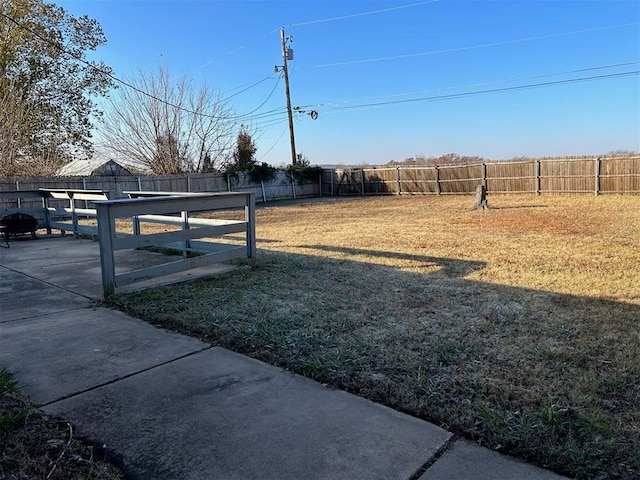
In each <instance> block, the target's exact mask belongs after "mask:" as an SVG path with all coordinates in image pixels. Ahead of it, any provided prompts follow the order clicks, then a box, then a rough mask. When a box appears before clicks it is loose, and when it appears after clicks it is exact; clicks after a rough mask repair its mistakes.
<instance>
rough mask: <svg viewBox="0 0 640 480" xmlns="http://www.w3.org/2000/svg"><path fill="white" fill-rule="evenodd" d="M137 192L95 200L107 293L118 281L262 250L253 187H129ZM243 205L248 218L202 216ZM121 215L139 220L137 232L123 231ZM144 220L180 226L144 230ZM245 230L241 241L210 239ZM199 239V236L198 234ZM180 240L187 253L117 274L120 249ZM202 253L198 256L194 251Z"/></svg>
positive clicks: (249, 255)
mask: <svg viewBox="0 0 640 480" xmlns="http://www.w3.org/2000/svg"><path fill="white" fill-rule="evenodd" d="M129 193H130V195H131V197H132V198H127V199H118V200H103V201H97V202H95V204H96V206H97V210H98V240H99V242H100V262H101V266H102V286H103V289H104V295H105V296H108V295H110V294H111V293H113V292H115V291H116V289H117V288H118V287H122V286H125V285H129V284H131V283H135V282H139V281H141V280H147V279H151V278H154V279H155V278H158V277H163V276H166V275H171V274H174V273H179V272H183V271H185V270H189V269H194V268H199V267H204V266H207V265H213V264H216V263H221V262H226V261H229V260H232V259H234V258H246V259H249V260H250V261H251V262H252V264H253V263H254V262H255V256H256V234H255V196H254V194H253V193H240V192H234V193H188V192H177V193H174V194H171V195H170V196H165V195H160V196H158V195H155V194H153V193H150V192H129ZM233 208H243V209H244V219H243V220H226V219H216V218H202V217H198V215H202V214H206V213H211V212H215V211H220V210H225V209H233ZM116 219H126V220H127V221H131V224H132V225H133V231H132V232H131V233H132V234H129V233H124V232H122V231H120V232H118V231H117V229H116ZM141 222H153V223H162V224H165V225H178V226H179V229H177V230H174V231H164V232H151V233H143V232H142V231H141V229H140V223H141ZM237 233H243V234H244V239H243V240H242V241H241V242H239V241H238V240H237V239H233V240H231V241H229V242H221V241H217V242H216V241H210V240H211V239H214V240H215V239H222V238H223V237H225V236H227V235H229V234H237ZM196 239H199V240H196ZM176 245H179V247H178V248H181V249H182V251H183V258H182V259H181V260H178V261H175V260H173V259H170V257H167V258H168V259H170V260H169V261H168V262H166V263H163V264H161V265H155V266H151V267H145V268H141V269H137V270H130V271H127V272H124V273H118V274H116V263H115V260H116V256H115V252H117V251H119V250H125V249H133V250H135V249H139V248H141V247H150V246H159V247H174V246H176ZM190 253H196V254H197V256H190V255H189V254H190Z"/></svg>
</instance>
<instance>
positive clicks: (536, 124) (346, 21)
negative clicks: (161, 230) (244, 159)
mask: <svg viewBox="0 0 640 480" xmlns="http://www.w3.org/2000/svg"><path fill="white" fill-rule="evenodd" d="M56 3H57V4H58V5H60V6H62V7H64V8H65V9H67V10H68V11H69V12H70V13H72V14H74V15H80V14H87V15H89V16H90V17H92V18H95V19H96V20H97V21H98V22H99V23H100V24H101V26H102V28H103V30H104V32H105V35H106V37H107V45H106V46H104V47H101V48H100V49H99V50H98V51H97V53H96V54H95V57H97V58H100V59H103V60H104V61H105V62H106V63H107V64H108V65H110V66H111V67H112V68H113V69H114V73H115V75H116V76H118V77H121V78H131V76H132V75H133V74H134V73H135V72H136V70H138V69H139V68H145V69H148V68H151V69H155V68H156V67H157V66H159V65H160V64H166V65H167V66H168V67H169V68H170V70H171V73H172V74H173V75H176V76H178V75H183V74H184V75H188V76H189V77H191V78H192V79H193V81H194V82H196V83H200V82H205V83H207V84H208V85H209V86H210V87H212V88H214V89H216V90H218V91H219V92H220V94H221V95H222V97H228V96H230V95H234V94H235V96H233V97H232V98H231V99H230V100H229V102H230V105H231V106H232V107H233V109H234V111H235V113H236V114H238V115H245V114H247V113H248V112H253V111H254V110H256V109H258V110H257V111H255V113H254V114H252V115H247V116H246V117H243V118H244V122H245V123H246V124H248V125H249V127H250V128H251V130H252V131H255V134H254V139H255V140H256V144H257V147H258V151H257V157H258V160H260V161H266V162H269V163H271V164H274V165H278V164H284V163H287V162H289V161H290V159H291V154H290V147H289V145H290V143H289V131H288V123H287V116H286V104H285V93H284V82H283V80H282V78H281V75H280V74H276V73H274V72H273V66H274V65H276V64H277V65H281V64H282V57H281V43H280V28H281V27H284V28H285V33H286V36H287V37H288V36H293V41H292V42H291V43H290V44H289V45H290V46H291V47H292V48H293V50H294V60H293V61H291V62H289V73H290V84H291V101H292V104H293V106H299V107H301V108H302V109H305V110H316V111H317V112H318V118H317V119H316V120H313V119H311V117H310V116H309V115H305V114H297V115H295V121H294V127H295V138H296V148H297V151H298V152H301V153H303V154H304V155H305V156H307V157H308V158H309V160H310V161H311V163H313V164H339V163H342V164H356V165H357V164H362V163H371V164H383V163H386V162H388V161H390V160H402V159H404V158H406V157H411V156H415V155H424V156H437V155H441V154H444V153H449V152H457V153H460V154H464V155H480V156H483V157H485V158H489V159H505V158H512V157H516V156H562V155H591V154H603V153H607V152H609V151H612V150H640V76H638V75H637V74H633V75H625V73H626V72H637V71H638V70H640V2H637V1H636V0H600V1H598V0H593V1H577V0H572V1H564V0H536V1H529V0H497V1H487V0H471V1H466V0H438V1H419V0H406V1H403V0H392V1H387V0H373V1H369V0H341V1H333V0H327V1H311V0H289V1H278V2H276V1H268V0H262V1H261V0H254V1H241V0H198V1H195V0H193V1H192V0H91V1H86V0H60V1H57V2H56ZM602 76H607V77H606V78H600V79H593V80H588V81H584V80H582V79H586V78H588V77H602ZM573 80H578V81H573ZM554 82H563V83H556V84H554V85H546V86H539V87H527V86H532V85H536V84H548V83H554ZM254 84H255V86H252V85H254ZM250 86H252V87H251V88H248V89H247V90H245V91H243V92H241V93H240V91H241V90H242V89H245V88H247V87H250ZM521 87H527V88H521ZM483 92H484V93H483ZM258 107H260V108H258Z"/></svg>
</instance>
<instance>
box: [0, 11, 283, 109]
mask: <svg viewBox="0 0 640 480" xmlns="http://www.w3.org/2000/svg"><path fill="white" fill-rule="evenodd" d="M0 15H1V16H2V17H4V18H6V19H7V20H9V21H10V22H12V23H14V24H15V25H17V26H18V27H19V28H22V29H23V30H26V31H28V32H29V33H31V34H32V35H34V36H36V37H37V38H39V39H40V40H42V41H43V42H45V43H47V44H49V45H51V46H53V47H55V48H56V49H58V50H59V51H60V52H62V53H63V54H65V55H68V56H70V57H72V58H74V59H75V60H77V61H78V62H80V63H82V64H84V65H86V66H88V67H90V68H92V69H94V70H95V71H97V72H99V73H101V74H102V75H105V76H106V77H108V78H110V79H112V80H113V81H114V82H116V83H119V84H120V85H123V86H125V87H127V88H130V89H132V90H133V91H135V92H138V93H139V94H141V95H144V96H146V97H148V98H151V99H152V100H155V101H157V102H160V103H162V104H164V105H167V106H169V107H172V108H175V109H177V110H180V111H183V112H185V113H190V114H192V115H197V116H200V117H203V118H215V119H223V120H232V119H233V120H235V119H238V120H239V119H241V118H242V117H243V115H241V116H220V115H209V114H206V113H202V112H196V111H194V110H190V109H188V108H184V107H182V106H181V105H176V104H174V103H172V102H169V101H167V100H164V99H161V98H159V97H157V96H155V95H153V94H151V93H149V92H147V91H145V90H142V89H141V88H138V87H137V86H135V85H133V84H131V83H130V82H127V81H125V80H122V79H121V78H118V77H116V76H115V75H113V74H112V73H111V72H108V71H106V70H104V69H102V68H100V67H98V66H97V65H95V64H93V63H91V62H88V61H87V60H85V59H84V58H82V57H80V56H79V55H75V54H74V53H72V52H69V51H68V50H67V49H65V48H64V47H62V46H60V45H58V44H57V43H55V42H53V41H51V40H49V39H48V38H45V37H43V36H42V35H40V34H39V33H38V32H36V31H35V30H33V29H32V28H29V27H28V26H26V25H24V24H22V23H20V22H19V21H17V20H16V19H14V18H13V17H10V16H9V15H7V14H5V13H4V12H0ZM267 78H273V77H267ZM279 81H280V79H279V78H278V80H277V82H276V85H277V84H278V82H279ZM260 83H262V80H260V81H259V82H256V83H255V84H254V85H252V87H253V86H255V85H258V84H260ZM252 87H248V88H247V89H245V90H244V91H246V90H248V89H249V88H252ZM273 91H275V87H274V89H273V90H272V91H271V93H270V94H269V97H267V100H268V99H269V98H270V97H271V95H273ZM232 96H233V95H232ZM229 98H231V97H229ZM265 103H266V100H265V102H263V103H262V105H264V104H265ZM254 111H255V110H254Z"/></svg>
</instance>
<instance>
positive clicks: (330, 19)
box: [287, 0, 438, 27]
mask: <svg viewBox="0 0 640 480" xmlns="http://www.w3.org/2000/svg"><path fill="white" fill-rule="evenodd" d="M437 1H438V0H427V1H425V2H418V3H412V4H410V5H399V6H397V7H389V8H383V9H381V10H373V11H370V12H363V13H354V14H351V15H342V16H340V17H332V18H325V19H322V20H311V21H309V22H300V23H292V24H290V25H287V26H288V27H301V26H303V25H314V24H316V23H325V22H335V21H337V20H346V19H349V18H355V17H364V16H366V15H376V14H378V13H386V12H391V11H393V10H401V9H403V8H412V7H419V6H421V5H426V4H428V3H436V2H437Z"/></svg>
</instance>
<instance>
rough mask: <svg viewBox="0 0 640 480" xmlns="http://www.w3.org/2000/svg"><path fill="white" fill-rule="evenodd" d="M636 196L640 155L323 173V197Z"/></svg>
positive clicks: (639, 179)
mask: <svg viewBox="0 0 640 480" xmlns="http://www.w3.org/2000/svg"><path fill="white" fill-rule="evenodd" d="M478 185H485V186H486V187H487V190H488V191H489V192H490V193H492V194H508V193H533V194H537V195H540V194H587V193H590V194H595V195H600V194H640V156H634V157H601V158H595V159H584V158H580V159H560V160H558V159H550V160H522V161H503V162H487V163H479V164H465V165H445V166H423V167H381V168H359V169H353V168H351V169H336V170H330V171H325V172H324V173H323V178H322V195H376V194H379V195H381V194H433V195H446V194H471V193H474V192H475V190H476V188H477V186H478Z"/></svg>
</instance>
